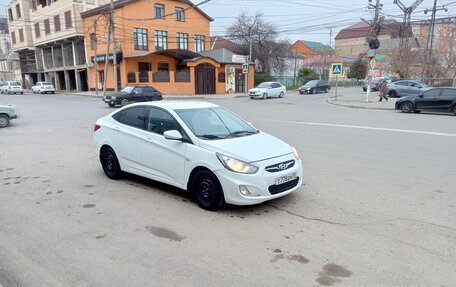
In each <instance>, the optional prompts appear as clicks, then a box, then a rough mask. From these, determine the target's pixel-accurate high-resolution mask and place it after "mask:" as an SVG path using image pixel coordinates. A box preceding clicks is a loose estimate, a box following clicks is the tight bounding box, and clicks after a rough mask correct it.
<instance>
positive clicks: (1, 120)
mask: <svg viewBox="0 0 456 287" xmlns="http://www.w3.org/2000/svg"><path fill="white" fill-rule="evenodd" d="M18 117H19V115H18V114H16V109H15V108H14V107H12V106H10V105H2V104H0V128H5V127H7V126H9V123H10V120H12V119H16V118H18Z"/></svg>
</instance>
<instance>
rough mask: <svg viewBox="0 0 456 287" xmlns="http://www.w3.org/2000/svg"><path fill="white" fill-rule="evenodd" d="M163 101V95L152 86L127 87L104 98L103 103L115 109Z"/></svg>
mask: <svg viewBox="0 0 456 287" xmlns="http://www.w3.org/2000/svg"><path fill="white" fill-rule="evenodd" d="M162 99H163V96H162V93H160V92H159V91H157V90H156V89H155V88H153V87H151V86H125V87H124V88H123V89H122V90H121V91H120V92H118V93H114V94H108V95H106V96H105V97H103V102H105V103H106V104H108V105H109V106H110V107H114V106H116V105H121V106H126V105H128V104H130V103H136V102H148V101H160V100H162Z"/></svg>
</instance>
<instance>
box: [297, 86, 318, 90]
mask: <svg viewBox="0 0 456 287" xmlns="http://www.w3.org/2000/svg"><path fill="white" fill-rule="evenodd" d="M299 88H300V89H302V90H305V89H310V88H315V86H301V87H299Z"/></svg>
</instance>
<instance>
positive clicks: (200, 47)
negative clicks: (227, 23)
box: [195, 35, 206, 53]
mask: <svg viewBox="0 0 456 287" xmlns="http://www.w3.org/2000/svg"><path fill="white" fill-rule="evenodd" d="M205 40H206V37H205V36H204V35H195V52H196V53H199V52H201V51H204V50H205Z"/></svg>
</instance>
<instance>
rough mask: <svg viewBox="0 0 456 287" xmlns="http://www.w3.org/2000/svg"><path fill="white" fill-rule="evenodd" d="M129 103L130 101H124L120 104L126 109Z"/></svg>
mask: <svg viewBox="0 0 456 287" xmlns="http://www.w3.org/2000/svg"><path fill="white" fill-rule="evenodd" d="M129 103H130V101H129V100H127V99H123V100H122V101H121V102H120V105H121V106H122V107H125V106H126V105H128V104H129Z"/></svg>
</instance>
